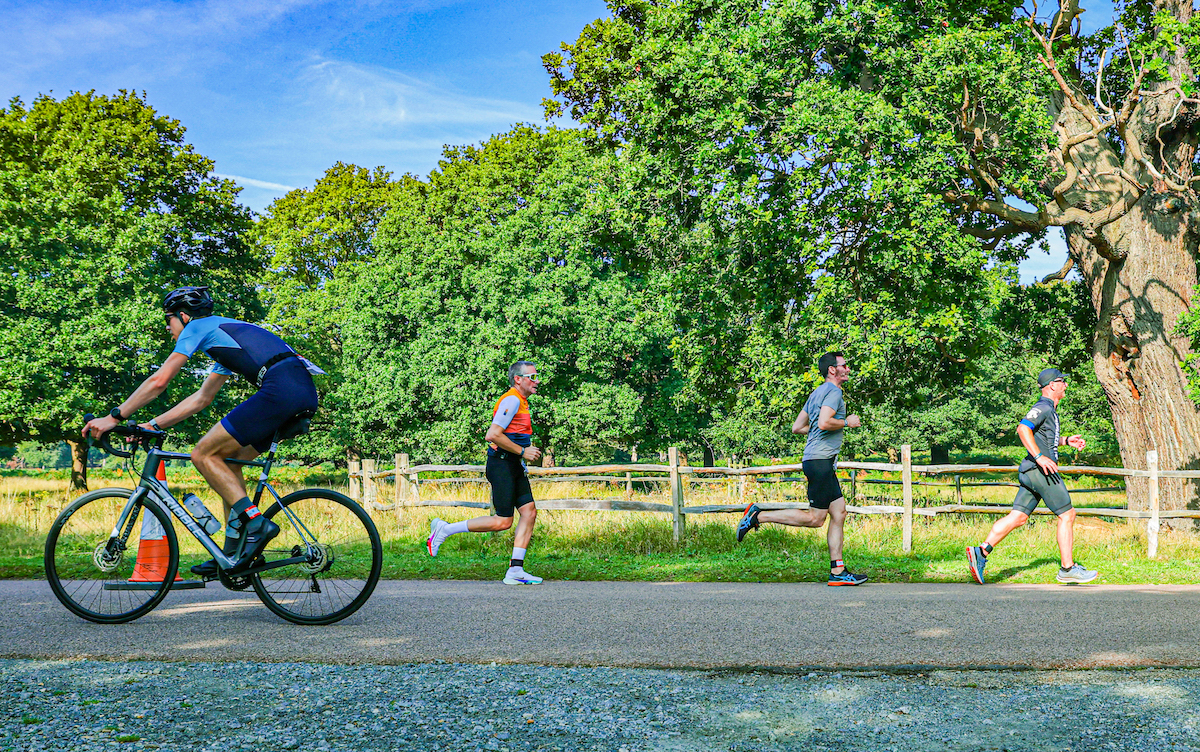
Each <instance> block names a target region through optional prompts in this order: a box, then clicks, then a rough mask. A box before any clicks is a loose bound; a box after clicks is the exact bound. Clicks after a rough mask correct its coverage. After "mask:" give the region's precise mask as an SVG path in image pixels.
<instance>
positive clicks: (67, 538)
mask: <svg viewBox="0 0 1200 752" xmlns="http://www.w3.org/2000/svg"><path fill="white" fill-rule="evenodd" d="M132 494H133V490H132V489H129V488H101V489H97V490H95V491H91V492H89V493H86V494H84V495H83V496H80V497H79V498H78V499H76V500H75V501H73V502H72V503H71V504H70V505H68V506H67V508H66V509H64V510H63V511H62V513H61V514H59V515H58V517H57V518H56V519H55V520H54V524H53V525H51V526H50V533H49V534H48V535H47V536H46V550H45V554H44V556H43V564H44V565H45V568H46V580H47V581H48V582H49V583H50V589H51V590H52V591H53V592H54V595H55V597H56V598H58V600H59V602H60V603H62V604H63V605H64V606H66V607H67V610H69V611H71V613H73V614H75V615H76V616H80V617H82V618H84V619H87V620H88V621H92V622H96V623H98V624H122V623H125V622H129V621H133V620H134V619H136V618H138V617H139V616H144V615H146V614H147V613H149V612H150V611H151V610H153V609H154V607H155V606H157V605H158V604H159V603H161V602H162V599H163V598H165V597H166V595H167V592H168V591H169V590H170V589H171V584H172V583H173V582H174V581H175V573H176V571H178V569H179V541H178V540H177V539H176V537H175V528H174V526H173V525H172V524H171V518H170V516H168V515H167V513H166V512H165V511H163V510H162V509H161V508H160V507H159V506H158V505H157V504H153V503H150V504H142V505H141V507H140V514H141V521H142V524H145V520H146V517H145V515H146V514H151V515H153V516H154V518H155V519H156V520H157V521H158V524H159V525H160V526H161V528H162V530H163V532H164V537H165V538H166V545H167V551H166V561H165V562H164V561H163V552H162V551H161V544H160V545H158V546H155V547H153V548H149V547H147V549H146V551H143V550H142V545H143V544H142V541H141V539H140V536H139V537H138V539H137V540H138V548H137V552H136V554H135V555H134V556H132V557H131V556H129V555H128V554H129V550H128V549H129V547H128V545H127V546H126V548H124V549H121V550H118V552H117V553H116V554H112V553H110V552H109V550H108V548H107V544H108V543H109V541H110V539H111V537H112V530H113V527H114V526H115V525H116V522H117V518H118V517H119V516H120V513H121V511H122V510H124V508H125V505H126V503H128V501H129V497H130V496H131V495H132ZM134 514H135V515H137V514H138V512H137V511H135V512H134ZM128 530H129V531H130V534H129V538H130V540H132V539H133V536H134V535H135V534H136V533H135V532H134V530H133V526H132V524H131V525H129V526H128ZM138 555H141V559H142V561H141V564H140V566H139V562H138ZM147 574H149V575H151V577H150V579H149V580H147ZM160 575H161V576H162V580H161V581H157V580H155V579H154V578H155V577H157V576H160ZM138 578H140V581H135V580H138Z"/></svg>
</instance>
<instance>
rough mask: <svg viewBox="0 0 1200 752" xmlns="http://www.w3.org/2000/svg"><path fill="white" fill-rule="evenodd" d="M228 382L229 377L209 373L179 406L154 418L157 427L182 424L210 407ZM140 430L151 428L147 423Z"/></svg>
mask: <svg viewBox="0 0 1200 752" xmlns="http://www.w3.org/2000/svg"><path fill="white" fill-rule="evenodd" d="M228 380H229V376H228V375H226V374H223V373H210V374H209V375H208V378H206V379H205V380H204V383H203V384H201V385H200V388H199V389H197V390H196V391H195V392H192V394H191V395H189V396H188V397H185V398H184V399H182V400H180V401H179V404H177V405H175V407H172V408H171V409H170V410H167V411H166V412H165V413H163V414H162V415H159V416H158V417H157V418H155V421H156V422H157V423H158V427H159V428H169V427H170V426H173V425H175V424H176V423H182V422H183V421H185V420H187V419H188V418H190V417H192V416H193V415H195V414H196V413H198V412H200V411H201V410H203V409H204V408H206V407H208V406H209V405H211V404H212V401H213V400H214V399H216V397H217V392H219V391H221V387H223V386H225V382H226V381H228ZM122 414H124V413H122ZM142 428H153V426H151V425H150V422H149V421H147V422H145V423H143V424H142Z"/></svg>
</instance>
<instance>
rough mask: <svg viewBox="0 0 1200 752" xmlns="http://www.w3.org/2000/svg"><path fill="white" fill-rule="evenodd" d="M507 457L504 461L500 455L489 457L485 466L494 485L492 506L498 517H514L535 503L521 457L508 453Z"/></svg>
mask: <svg viewBox="0 0 1200 752" xmlns="http://www.w3.org/2000/svg"><path fill="white" fill-rule="evenodd" d="M505 455H506V456H505V458H504V459H501V458H500V457H499V456H498V455H492V456H491V457H488V458H487V465H485V466H484V475H486V476H487V479H488V483H491V484H492V506H493V507H495V508H496V515H497V516H498V517H512V516H513V513H514V512H515V511H516V510H518V509H520V508H521V507H523V506H525V505H526V504H530V503H532V502H533V490H532V489H530V488H529V476H527V475H525V466H524V465H522V464H521V457H520V455H513V454H509V453H507V452H505Z"/></svg>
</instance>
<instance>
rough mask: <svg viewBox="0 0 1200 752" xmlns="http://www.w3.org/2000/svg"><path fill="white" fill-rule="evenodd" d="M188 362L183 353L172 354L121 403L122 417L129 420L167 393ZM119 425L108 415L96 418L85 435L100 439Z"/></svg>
mask: <svg viewBox="0 0 1200 752" xmlns="http://www.w3.org/2000/svg"><path fill="white" fill-rule="evenodd" d="M186 362H187V356H186V355H183V354H182V353H171V354H170V355H169V356H168V357H167V360H166V362H165V363H163V364H162V367H161V368H159V369H158V370H157V371H155V372H154V373H152V374H150V376H149V377H148V378H147V379H146V380H145V381H143V382H142V384H141V386H139V387H138V388H137V389H135V390H134V391H133V394H131V395H129V399H127V400H125V401H124V402H122V403H121V415H123V416H125V417H126V418H128V417H129V416H130V415H132V414H133V413H134V412H135V411H136V410H138V409H139V408H141V407H144V406H146V405H148V404H150V403H151V402H153V401H154V399H155V398H156V397H158V395H160V394H162V393H163V392H164V391H166V388H167V385H168V384H170V383H171V379H173V378H175V377H176V376H177V375H179V372H180V371H181V370H182V369H183V364H184V363H186ZM116 425H117V419H116V418H114V417H112V416H111V415H106V416H104V417H103V418H96V419H95V420H92V421H89V422H88V424H87V425H86V426H84V427H83V435H84V436H87V435H88V434H91V436H92V438H96V439H98V438H100V437H101V436H103V435H104V434H105V433H107V432H109V431H111V430H112V429H113V428H115V427H116Z"/></svg>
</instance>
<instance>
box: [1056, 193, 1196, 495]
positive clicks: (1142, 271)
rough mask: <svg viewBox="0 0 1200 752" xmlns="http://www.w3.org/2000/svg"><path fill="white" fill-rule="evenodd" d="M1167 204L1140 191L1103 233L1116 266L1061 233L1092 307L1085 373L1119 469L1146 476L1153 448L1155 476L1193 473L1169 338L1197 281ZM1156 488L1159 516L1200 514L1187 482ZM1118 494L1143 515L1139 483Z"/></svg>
mask: <svg viewBox="0 0 1200 752" xmlns="http://www.w3.org/2000/svg"><path fill="white" fill-rule="evenodd" d="M1174 198H1175V197H1173V196H1171V195H1170V194H1166V193H1159V192H1152V191H1150V192H1147V193H1146V194H1144V195H1143V196H1142V198H1141V199H1140V200H1139V202H1138V203H1137V204H1136V205H1135V206H1134V207H1133V208H1132V209H1131V210H1130V211H1129V213H1128V214H1126V215H1125V216H1124V217H1122V218H1121V219H1119V220H1117V221H1116V222H1114V223H1113V224H1112V225H1109V226H1108V227H1106V228H1105V229H1104V234H1105V235H1106V236H1107V238H1108V240H1109V242H1110V245H1112V246H1113V247H1115V248H1119V249H1120V250H1121V251H1122V252H1123V254H1124V257H1123V259H1122V260H1120V261H1112V260H1109V259H1105V258H1103V257H1101V256H1100V255H1099V254H1098V253H1096V251H1095V248H1094V246H1093V245H1092V244H1091V243H1089V242H1088V241H1087V240H1086V239H1084V238H1083V237H1082V235H1081V233H1079V232H1072V231H1071V229H1070V228H1068V233H1067V234H1068V239H1069V241H1070V247H1071V251H1072V255H1073V256H1075V257H1076V258H1079V259H1080V260H1081V261H1082V263H1081V264H1080V266H1081V269H1080V271H1081V272H1082V274H1083V276H1084V279H1085V281H1086V282H1087V284H1088V287H1089V289H1090V291H1091V296H1092V304H1093V305H1094V306H1095V309H1096V314H1097V318H1098V322H1097V325H1096V334H1095V340H1094V342H1093V347H1092V360H1093V365H1094V366H1095V369H1096V375H1097V377H1098V378H1099V380H1100V384H1101V386H1102V387H1103V388H1104V393H1105V396H1106V397H1107V398H1108V403H1109V406H1110V407H1111V408H1112V415H1113V426H1114V428H1115V429H1116V433H1117V440H1118V442H1119V443H1120V447H1121V460H1122V464H1123V465H1124V466H1125V467H1128V468H1139V469H1145V467H1146V452H1147V451H1149V450H1155V451H1157V452H1158V463H1159V467H1161V468H1164V469H1171V470H1183V469H1189V470H1191V469H1200V410H1197V409H1196V405H1195V404H1194V403H1193V402H1192V400H1191V398H1190V397H1189V395H1188V384H1187V376H1186V374H1185V373H1184V372H1183V369H1182V367H1181V366H1182V362H1183V359H1184V357H1185V356H1186V355H1187V353H1188V352H1189V349H1190V343H1189V342H1188V340H1187V338H1186V337H1182V336H1179V335H1177V334H1175V326H1176V323H1177V321H1178V319H1179V316H1180V314H1182V313H1183V312H1184V311H1185V310H1187V309H1188V307H1189V299H1190V297H1191V293H1192V289H1193V287H1194V286H1195V285H1196V281H1197V278H1196V260H1195V259H1196V255H1195V237H1194V236H1193V235H1192V232H1191V230H1190V228H1189V223H1188V222H1187V221H1186V218H1184V217H1180V216H1179V213H1180V212H1179V210H1178V208H1177V204H1176V201H1174V200H1173V199H1174ZM1069 398H1070V397H1069V395H1068V399H1069ZM1159 484H1160V485H1159V489H1160V490H1159V494H1160V503H1161V505H1162V507H1163V508H1164V509H1184V508H1191V509H1195V508H1197V507H1198V506H1200V496H1198V491H1200V486H1198V485H1197V483H1196V482H1194V481H1183V480H1171V479H1162V480H1160V481H1159ZM1127 488H1128V489H1129V507H1130V508H1131V509H1145V508H1146V507H1147V488H1148V486H1147V482H1146V480H1145V479H1142V478H1130V479H1129V482H1128V485H1127Z"/></svg>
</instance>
